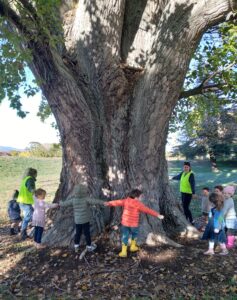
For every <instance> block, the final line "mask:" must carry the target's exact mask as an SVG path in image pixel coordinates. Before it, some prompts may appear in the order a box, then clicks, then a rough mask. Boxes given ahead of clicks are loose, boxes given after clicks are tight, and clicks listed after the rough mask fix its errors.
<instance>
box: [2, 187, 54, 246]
mask: <svg viewBox="0 0 237 300" xmlns="http://www.w3.org/2000/svg"><path fill="white" fill-rule="evenodd" d="M18 195H19V191H18V190H15V191H14V194H13V196H12V199H11V200H10V201H9V203H8V216H9V219H10V221H11V227H10V235H15V234H17V233H19V232H20V231H21V221H22V218H21V210H20V206H19V203H18V202H17V198H18ZM45 197H46V191H45V190H43V189H37V190H36V191H35V193H34V212H33V216H32V220H31V221H32V222H31V223H32V226H34V245H35V247H36V248H38V249H40V248H44V246H43V245H42V244H41V238H42V234H43V231H44V227H45V210H46V208H56V207H58V206H59V204H58V203H53V204H48V203H46V202H45V201H44V200H45Z"/></svg>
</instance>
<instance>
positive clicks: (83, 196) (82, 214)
mask: <svg viewBox="0 0 237 300" xmlns="http://www.w3.org/2000/svg"><path fill="white" fill-rule="evenodd" d="M95 204H99V205H104V201H103V200H98V199H92V198H89V197H88V194H87V192H86V189H85V187H84V186H76V187H75V189H74V191H73V194H72V196H71V197H70V198H69V199H68V200H66V201H60V202H59V205H60V207H67V206H69V205H72V206H73V214H74V221H75V223H76V224H84V223H87V222H90V219H91V215H90V205H95Z"/></svg>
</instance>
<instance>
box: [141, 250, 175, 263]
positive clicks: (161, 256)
mask: <svg viewBox="0 0 237 300" xmlns="http://www.w3.org/2000/svg"><path fill="white" fill-rule="evenodd" d="M177 256H178V252H177V250H176V249H174V248H169V249H167V250H161V251H159V248H157V255H150V253H149V251H148V252H147V251H144V250H143V251H142V260H143V261H147V262H150V263H165V262H169V263H170V262H171V261H174V260H175V259H176V258H177Z"/></svg>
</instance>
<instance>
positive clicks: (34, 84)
mask: <svg viewBox="0 0 237 300" xmlns="http://www.w3.org/2000/svg"><path fill="white" fill-rule="evenodd" d="M7 2H8V1H0V14H1V15H2V17H0V42H1V49H0V55H1V60H0V79H1V80H0V102H2V101H3V99H5V98H7V99H8V100H9V101H10V107H12V108H13V109H16V111H17V114H18V115H19V116H20V117H22V118H23V117H25V116H26V114H27V112H25V111H23V110H22V104H21V97H22V96H23V95H26V96H27V97H30V96H34V95H35V94H36V93H38V92H39V83H40V82H39V80H37V79H33V80H32V79H31V77H32V76H31V74H30V73H29V68H28V67H29V66H30V65H31V64H32V56H33V54H32V51H31V43H38V44H39V47H40V44H41V43H49V44H50V45H51V46H53V47H58V48H61V49H62V46H61V45H62V42H63V34H62V28H61V25H60V24H61V23H60V22H59V19H58V18H59V13H58V8H59V4H60V1H59V0H52V1H42V0H37V1H33V2H32V3H31V2H30V1H27V0H19V1H12V2H9V3H7Z"/></svg>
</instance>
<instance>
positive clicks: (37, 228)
mask: <svg viewBox="0 0 237 300" xmlns="http://www.w3.org/2000/svg"><path fill="white" fill-rule="evenodd" d="M43 231H44V228H43V227H40V226H35V232H34V241H35V242H36V243H37V244H40V243H41V238H42V234H43Z"/></svg>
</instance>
